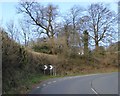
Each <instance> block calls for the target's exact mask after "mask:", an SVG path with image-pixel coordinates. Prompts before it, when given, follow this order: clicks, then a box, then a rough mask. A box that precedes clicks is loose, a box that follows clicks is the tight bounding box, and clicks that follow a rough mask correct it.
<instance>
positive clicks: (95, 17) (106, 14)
mask: <svg viewBox="0 0 120 96" xmlns="http://www.w3.org/2000/svg"><path fill="white" fill-rule="evenodd" d="M87 18H89V20H88V26H89V30H88V31H89V32H90V34H89V35H90V37H92V39H93V40H94V42H95V47H96V48H98V47H99V43H100V42H102V41H104V40H108V39H109V38H110V37H113V34H115V30H114V27H115V26H114V25H115V23H116V22H115V21H116V14H115V12H113V11H111V10H109V9H108V8H107V7H106V6H104V5H103V4H102V3H96V4H91V5H90V6H89V8H88V16H87Z"/></svg>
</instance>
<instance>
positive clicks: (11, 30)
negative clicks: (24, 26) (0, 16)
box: [6, 20, 21, 43]
mask: <svg viewBox="0 0 120 96" xmlns="http://www.w3.org/2000/svg"><path fill="white" fill-rule="evenodd" d="M6 27H7V32H8V34H9V36H10V38H11V39H12V40H15V41H17V42H18V43H20V41H21V40H20V35H19V30H18V27H17V25H16V24H15V22H14V21H13V20H10V21H9V22H8V23H7V24H6Z"/></svg>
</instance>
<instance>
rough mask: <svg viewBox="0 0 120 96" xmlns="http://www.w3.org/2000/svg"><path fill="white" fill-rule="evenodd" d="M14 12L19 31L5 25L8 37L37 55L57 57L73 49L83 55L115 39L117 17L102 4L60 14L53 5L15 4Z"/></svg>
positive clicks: (72, 8) (11, 24)
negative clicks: (41, 53)
mask: <svg viewBox="0 0 120 96" xmlns="http://www.w3.org/2000/svg"><path fill="white" fill-rule="evenodd" d="M16 10H17V12H18V13H19V14H22V15H23V18H22V19H21V21H20V22H19V28H17V27H16V26H15V24H13V23H12V22H11V23H9V24H8V26H7V27H8V33H9V35H10V37H11V38H13V39H14V40H16V41H17V42H19V43H22V44H23V43H24V45H25V46H29V47H32V48H33V49H34V50H35V51H37V52H38V51H39V52H43V53H48V54H57V53H64V52H63V51H65V52H67V51H68V50H71V51H73V52H75V49H76V50H77V51H80V53H85V52H87V50H91V49H93V48H96V49H97V48H99V46H101V45H102V46H103V47H105V45H109V44H110V43H112V41H115V40H113V39H115V38H116V37H117V34H116V33H117V30H116V26H115V25H116V24H117V14H116V13H115V12H114V11H113V10H111V9H109V8H108V7H107V6H106V5H105V4H103V3H94V4H90V5H89V6H87V7H86V8H83V7H81V6H80V5H74V6H73V7H71V8H70V9H69V10H68V11H66V13H64V14H63V13H60V11H61V10H60V9H59V6H57V5H54V4H48V5H46V6H45V5H42V4H41V3H39V2H34V1H32V0H31V1H30V2H18V6H17V9H16ZM17 33H19V35H18V34H17ZM84 33H86V34H87V35H88V36H87V38H86V37H85V35H84ZM115 34H116V35H115ZM36 40H37V43H36ZM21 41H23V42H21ZM43 41H44V42H45V43H43ZM34 42H35V45H34V44H33V43H34ZM85 50H86V51H85ZM71 51H70V52H71ZM67 53H69V52H67ZM67 53H66V54H67ZM85 54H86V53H85Z"/></svg>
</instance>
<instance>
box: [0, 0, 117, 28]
mask: <svg viewBox="0 0 120 96" xmlns="http://www.w3.org/2000/svg"><path fill="white" fill-rule="evenodd" d="M36 1H38V2H40V3H41V4H43V5H46V4H48V3H52V4H54V5H58V7H59V9H60V12H61V13H65V12H66V11H67V10H69V9H70V8H71V7H72V6H73V5H80V6H81V7H84V8H86V7H87V6H88V5H90V4H91V3H96V2H103V3H104V4H109V8H110V9H111V10H114V11H116V13H117V11H118V5H117V0H74V1H73V0H56V1H55V0H36ZM17 6H18V0H0V25H1V26H2V27H3V28H4V29H6V25H7V23H9V22H10V21H14V22H15V23H18V20H19V19H20V18H22V15H20V14H17V10H16V7H17Z"/></svg>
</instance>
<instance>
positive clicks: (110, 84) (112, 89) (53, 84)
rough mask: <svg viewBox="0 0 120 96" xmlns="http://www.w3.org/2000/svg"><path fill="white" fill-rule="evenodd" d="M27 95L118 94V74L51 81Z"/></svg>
mask: <svg viewBox="0 0 120 96" xmlns="http://www.w3.org/2000/svg"><path fill="white" fill-rule="evenodd" d="M29 94H118V73H117V72H114V73H106V74H91V75H84V76H73V77H64V78H57V79H51V80H48V81H45V82H43V83H42V84H40V85H38V86H37V87H36V88H35V89H33V90H32V91H31V92H30V93H29Z"/></svg>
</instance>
